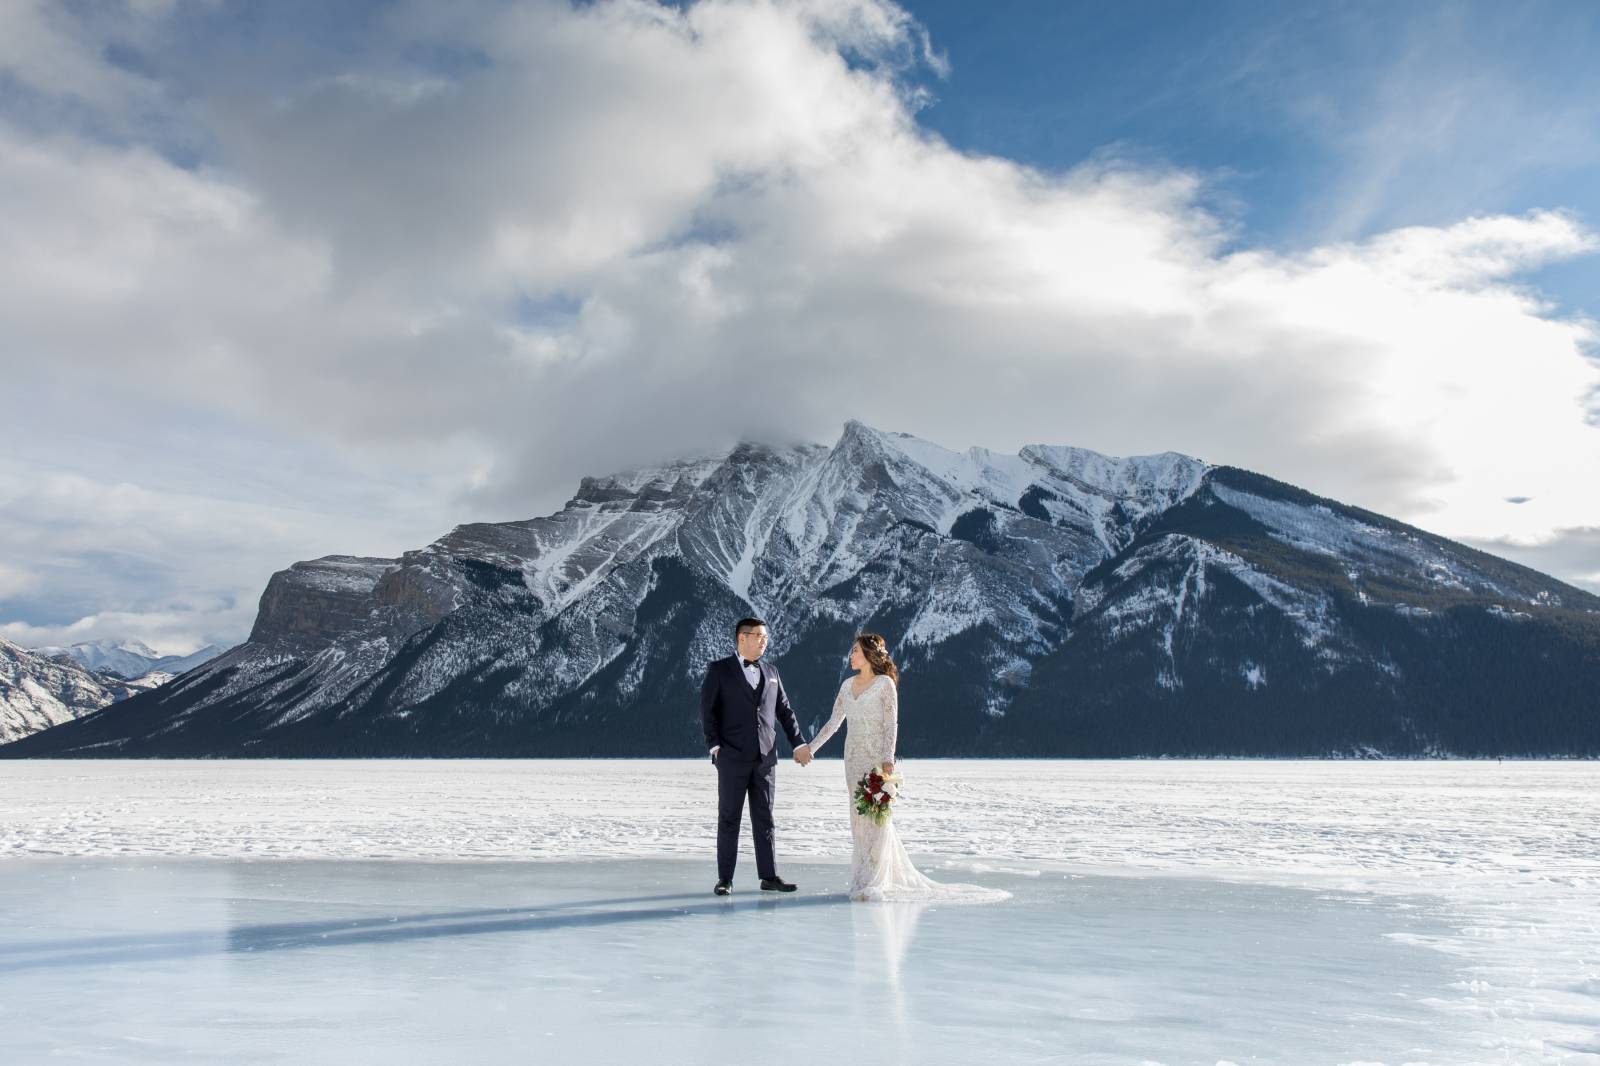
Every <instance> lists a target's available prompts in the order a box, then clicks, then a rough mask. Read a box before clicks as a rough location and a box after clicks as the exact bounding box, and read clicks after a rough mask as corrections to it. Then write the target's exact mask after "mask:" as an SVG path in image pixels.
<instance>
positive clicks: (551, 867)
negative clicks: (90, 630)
mask: <svg viewBox="0 0 1600 1066" xmlns="http://www.w3.org/2000/svg"><path fill="white" fill-rule="evenodd" d="M901 768H902V769H903V770H904V771H905V772H906V774H907V779H908V786H909V793H908V795H907V798H906V801H905V805H904V806H903V807H902V808H901V809H900V811H901V813H899V814H898V815H897V819H898V820H899V821H900V825H901V831H902V834H903V835H904V836H905V838H906V840H907V843H908V846H909V847H910V848H911V850H912V852H913V854H914V855H916V856H917V857H918V861H919V865H921V866H922V867H923V869H924V870H925V871H926V872H928V873H930V874H931V875H932V876H934V877H935V878H938V879H941V880H967V881H978V882H981V883H984V884H992V885H996V886H998V887H1002V888H1006V889H1008V890H1009V891H1011V892H1012V893H1013V894H1014V898H1013V899H1012V900H1010V901H1008V902H1006V903H1002V904H996V905H993V906H985V907H970V908H967V907H949V908H940V907H935V908H922V909H917V908H902V907H898V906H887V907H885V906H883V905H870V904H850V903H847V902H846V901H844V900H843V899H842V897H841V896H839V895H838V893H839V891H840V889H841V888H842V886H843V883H844V879H845V874H846V868H845V866H844V864H843V860H844V859H845V857H846V852H847V849H848V833H847V831H846V829H845V817H844V789H843V787H842V786H843V780H842V773H841V770H840V768H839V764H838V762H837V761H834V760H819V761H818V762H817V763H816V764H814V765H813V766H812V767H810V768H808V769H805V770H801V769H799V768H797V767H793V766H790V765H785V766H783V767H782V768H781V769H780V771H779V777H780V780H779V786H778V817H779V857H780V868H781V869H782V870H783V871H784V872H785V873H786V874H787V875H788V876H790V877H791V878H793V879H795V880H797V881H799V882H800V883H801V885H802V891H801V892H800V893H799V894H798V895H797V896H796V897H789V898H783V899H773V898H772V897H771V896H762V894H760V893H757V892H756V891H754V887H755V886H754V879H753V870H752V869H751V863H750V858H749V856H748V854H747V855H746V856H745V857H744V859H743V860H742V862H741V867H740V874H739V877H740V881H739V885H738V887H739V892H738V893H737V894H736V895H735V896H734V897H733V899H732V900H731V901H726V900H716V899H714V898H713V897H711V896H710V895H709V894H708V889H709V887H710V879H711V877H712V866H711V850H712V848H711V842H712V840H713V838H714V833H713V830H712V815H713V808H714V797H713V787H712V782H711V779H710V773H711V771H710V768H709V767H708V766H707V765H705V764H704V763H702V762H673V761H639V762H631V761H607V762H580V761H560V762H434V761H427V762H398V761H397V762H342V761H326V762H268V761H263V762H253V763H240V762H160V763H155V762H104V763H91V762H79V763H74V762H50V763H7V764H0V856H4V858H3V859H0V1061H4V1062H6V1063H8V1064H9V1063H11V1062H19V1063H22V1062H33V1061H43V1060H45V1059H47V1058H48V1059H51V1060H54V1059H57V1058H65V1059H67V1060H68V1061H71V1060H72V1059H74V1058H76V1059H80V1060H87V1061H172V1060H174V1059H178V1058H190V1059H193V1060H197V1061H208V1062H209V1061H249V1062H279V1061H281V1062H307V1061H338V1062H366V1061H374V1062H376V1061H390V1062H393V1061H418V1062H421V1061H490V1062H492V1061H518V1062H524V1061H541V1062H564V1061H578V1057H579V1056H580V1053H582V1058H583V1059H584V1060H586V1061H589V1062H619V1063H620V1062H649V1063H658V1062H703V1061H720V1060H723V1059H749V1060H753V1061H775V1062H806V1061H824V1060H828V1061H831V1060H836V1059H837V1058H838V1057H839V1056H840V1055H843V1054H847V1053H852V1052H854V1053H857V1054H869V1055H871V1056H872V1058H873V1061H884V1062H902V1061H903V1062H927V1063H940V1062H968V1061H972V1060H974V1059H976V1058H978V1057H979V1056H983V1057H985V1058H988V1059H991V1060H995V1061H1001V1062H1063V1063H1066V1062H1073V1063H1079V1062H1083V1063H1098V1062H1105V1063H1112V1062H1118V1063H1122V1062H1126V1063H1138V1062H1146V1061H1148V1062H1161V1063H1168V1064H1176V1063H1205V1064H1206V1066H1211V1064H1214V1063H1217V1062H1219V1061H1231V1062H1236V1063H1249V1062H1270V1063H1296V1064H1300V1063H1354V1062H1381V1063H1387V1064H1391V1066H1392V1064H1397V1063H1404V1062H1413V1063H1421V1062H1428V1063H1469V1062H1484V1063H1580V1062H1594V1061H1596V1055H1597V1054H1600V1032H1597V1030H1600V847H1597V845H1600V835H1597V830H1596V828H1595V826H1596V825H1597V824H1600V818H1597V815H1600V810H1597V808H1600V787H1597V786H1600V767H1596V766H1595V765H1594V764H1592V763H1506V764H1504V765H1499V764H1496V763H1489V762H1481V763H1302V762H1179V761H1172V762H1166V761H1157V762H1107V763H1100V762H1023V761H1017V762H970V761H950V762H943V761H929V762H917V761H910V762H905V763H903V764H902V767H901ZM747 846H748V845H747ZM52 856H53V857H52ZM177 856H189V858H175V857H177ZM289 859H294V860H299V861H284V860H289ZM330 859H338V860H340V861H328V860H330ZM418 859H426V860H437V861H424V862H419V861H416V860H418ZM508 859H523V860H526V859H537V860H540V861H534V862H526V861H524V862H508V861H506V860H508ZM377 860H382V861H377ZM462 860H467V861H462ZM476 912H482V913H476ZM352 923H367V924H352ZM719 1003H720V1004H721V1006H718V1004H719ZM802 1037H803V1038H804V1039H806V1040H808V1041H809V1043H808V1044H807V1045H806V1046H805V1047H804V1048H803V1049H797V1048H791V1047H790V1046H789V1044H788V1043H786V1041H788V1040H791V1039H800V1038H802Z"/></svg>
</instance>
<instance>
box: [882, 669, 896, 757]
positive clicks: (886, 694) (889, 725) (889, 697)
mask: <svg viewBox="0 0 1600 1066" xmlns="http://www.w3.org/2000/svg"><path fill="white" fill-rule="evenodd" d="M882 688H883V695H882V696H881V697H879V698H880V699H882V700H883V742H884V753H883V761H884V762H894V761H895V757H894V745H895V741H897V740H898V739H899V738H900V686H899V685H897V684H895V682H894V679H893V678H890V679H889V683H888V684H887V685H884V686H882Z"/></svg>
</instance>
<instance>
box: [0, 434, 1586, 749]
mask: <svg viewBox="0 0 1600 1066" xmlns="http://www.w3.org/2000/svg"><path fill="white" fill-rule="evenodd" d="M749 613H755V614H758V615H760V616H762V617H764V618H765V619H766V620H767V621H768V623H769V624H770V626H771V628H772V632H773V644H772V648H771V650H770V652H769V654H772V655H775V656H777V658H778V659H779V660H780V661H781V663H782V665H783V668H784V675H785V679H786V684H787V687H788V689H789V691H790V693H791V695H792V696H793V698H794V699H795V702H796V705H797V707H798V708H799V709H800V710H801V713H802V717H803V719H805V720H806V721H807V722H808V723H811V724H813V725H814V724H815V723H817V722H819V721H820V720H821V719H822V718H824V717H825V716H826V714H827V712H828V709H829V704H830V702H831V699H832V694H833V692H834V689H835V687H836V685H837V683H838V680H839V678H840V677H841V676H842V673H843V671H844V669H845V667H844V658H845V655H846V653H847V651H848V648H849V643H850V638H851V635H852V634H854V633H855V632H856V631H857V630H859V629H873V630H877V631H879V632H882V633H884V634H885V636H887V637H888V638H889V640H890V643H891V645H892V646H893V647H894V649H895V653H896V656H897V658H898V659H899V661H900V662H901V663H902V665H903V667H904V668H905V679H904V682H903V686H902V704H903V706H904V708H905V718H904V721H903V722H902V736H903V737H904V738H905V743H904V745H903V747H904V748H905V750H906V751H907V752H915V753H917V754H996V753H999V754H1134V753H1150V754H1158V753H1165V752H1170V753H1210V752H1240V753H1245V752H1256V753H1292V754H1325V753H1348V752H1362V751H1367V750H1374V751H1381V752H1394V753H1404V754H1421V753H1427V752H1431V751H1446V750H1448V751H1456V752H1475V751H1485V752H1487V751H1506V752H1512V751H1516V752H1523V751H1527V752H1533V751H1538V752H1566V751H1573V750H1582V751H1586V752H1600V720H1597V716H1596V708H1595V703H1594V695H1593V693H1594V692H1595V691H1597V690H1600V686H1597V685H1596V682H1597V681H1600V598H1597V597H1595V596H1593V595H1590V594H1588V593H1585V592H1582V591H1580V590H1578V589H1575V588H1572V587H1570V586H1567V585H1564V584H1562V583H1561V582H1559V581H1556V580H1555V579H1553V578H1550V577H1547V576H1545V575H1543V574H1539V573H1537V572H1535V571H1532V570H1528V569H1526V568H1525V567H1521V566H1517V565H1515V564H1513V563H1509V562H1506V561H1505V560H1502V559H1498V558H1495V557H1493V556H1489V555H1485V554H1484V553H1481V552H1478V551H1474V550H1473V549H1470V548H1467V547H1465V546H1463V545H1460V544H1456V543H1454V542H1451V541H1448V540H1445V539H1443V538H1441V537H1436V536H1433V535H1431V534H1428V533H1425V532H1423V531H1421V530H1417V529H1413V528H1411V527H1407V526H1404V525H1402V524H1400V523H1397V522H1394V521H1392V520H1389V519H1386V518H1384V517H1382V516H1380V515H1376V514H1372V513H1370V512H1366V511H1362V510H1359V509H1357V508H1352V507H1347V506H1344V505H1341V504H1339V503H1337V502H1335V501H1332V500H1326V499H1321V498H1318V497H1315V496H1312V495H1311V494H1309V493H1306V492H1304V491H1302V490H1299V489H1296V488H1294V487H1292V486H1289V485H1285V484H1283V483H1281V482H1276V481H1272V480H1271V479H1269V478H1265V477H1262V476H1260V475H1257V474H1252V473H1249V472H1247V471H1243V470H1238V469H1234V468H1230V467H1218V466H1211V465H1208V464H1206V463H1203V462H1201V461H1199V460H1196V459H1191V458H1188V457H1186V456H1182V455H1178V454H1174V453H1164V454H1161V455H1155V456H1139V457H1133V458H1126V459H1118V458H1112V457H1108V456H1104V455H1099V454H1097V453H1095V452H1091V451H1086V450H1084V449H1079V448H1069V447H1056V446H1046V445H1034V446H1029V447H1027V448H1024V449H1023V450H1022V451H1021V452H1020V453H1018V454H1016V455H1001V454H996V453H993V452H989V451H986V450H984V449H981V448H971V449H968V450H967V451H964V452H953V451H949V450H946V449H944V448H942V447H940V446H938V445H936V444H932V443H930V442H928V441H924V440H920V439H918V438H915V437H911V436H908V435H906V434H901V433H890V432H882V431H879V430H876V429H873V428H872V427H870V426H866V425H863V424H861V423H859V422H850V423H848V424H847V425H846V426H845V428H844V432H843V434H842V435H841V437H840V438H839V440H838V441H837V442H836V443H835V444H834V445H833V446H832V447H827V446H823V445H797V446H785V447H776V446H769V445H763V444H755V443H744V444H740V445H739V446H737V447H735V448H733V449H732V450H731V451H729V452H728V453H726V454H720V455H711V456H699V457H693V458H688V459H681V460H676V461H671V462H665V463H662V464H659V465H656V466H650V467H645V468H640V469H637V470H631V471H626V472H623V473H618V474H613V475H611V476H608V477H592V478H585V479H583V481H582V482H581V484H580V485H579V488H578V492H577V493H576V495H574V496H573V498H572V499H571V500H569V501H568V502H567V504H566V506H565V507H563V508H562V509H561V510H560V511H558V512H556V513H555V514H553V515H549V516H547V517H544V518H536V519H532V520H529V521H524V522H506V523H492V524H488V523H485V524H474V525H467V526H461V527H458V528H457V529H455V530H453V531H452V532H450V533H449V534H448V535H446V536H444V537H442V538H440V539H439V540H438V541H436V542H435V543H433V544H431V545H429V546H427V547H425V548H421V549H419V550H416V551H412V552H407V553H406V554H405V555H403V556H401V557H400V558H399V559H371V558H356V557H350V556H329V557H326V558H323V559H318V560H314V561H310V562H301V563H296V564H294V565H293V566H291V567H290V568H289V569H287V570H284V571H280V572H279V573H278V574H276V575H274V576H273V578H272V580H271V581H270V582H269V584H268V586H267V589H266V591H265V593H264V594H263V595H262V598H261V608H260V612H259V614H258V616H257V619H256V624H255V628H254V630H253V632H252V634H251V637H250V640H249V641H248V642H247V643H245V644H243V645H241V646H239V647H237V648H234V649H232V650H231V651H229V652H227V653H225V654H223V655H221V656H219V657H217V658H216V659H214V660H212V661H210V662H208V663H205V664H204V665H202V666H201V667H199V668H198V669H195V670H193V671H191V672H189V673H188V674H186V675H185V676H183V677H181V678H179V679H178V680H177V681H175V682H174V683H172V684H170V685H167V686H164V687H162V688H161V689H160V690H158V691H156V692H153V693H151V694H149V695H147V696H142V697H139V698H137V699H134V700H131V701H129V702H127V703H126V704H122V705H119V706H117V707H115V708H112V709H110V710H107V711H104V712H101V713H99V714H96V715H93V716H90V717H89V718H87V719H84V720H83V721H80V722H76V723H73V724H71V725H68V726H63V727H61V728H58V729H56V730H52V731H51V732H50V733H48V734H43V735H39V736H36V737H33V738H30V739H29V740H28V741H24V742H22V743H19V744H17V745H15V746H14V747H13V748H8V749H6V752H5V753H6V754H18V755H21V754H58V753H59V754H70V753H74V752H79V751H85V750H93V751H95V753H96V754H106V753H108V752H113V751H115V752H123V753H127V754H163V755H178V754H283V755H291V754H292V755H312V754H316V755H324V754H326V755H331V754H349V755H357V754H415V755H423V754H438V755H458V754H480V755H510V754H552V755H553V754H565V755H582V754H612V755H633V754H673V753H693V752H694V751H695V750H696V749H697V747H698V745H699V737H698V725H697V718H698V709H697V699H696V694H697V690H698V683H699V678H700V675H701V673H702V671H703V670H704V666H705V663H706V661H707V660H709V659H712V658H715V657H718V656H721V655H725V654H728V652H729V649H730V647H731V629H732V625H733V623H734V621H735V620H736V619H737V618H739V617H740V616H742V615H745V614H749Z"/></svg>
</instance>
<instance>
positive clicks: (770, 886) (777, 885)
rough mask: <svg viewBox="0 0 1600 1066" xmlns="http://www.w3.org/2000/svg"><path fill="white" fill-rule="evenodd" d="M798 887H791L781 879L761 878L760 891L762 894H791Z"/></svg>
mask: <svg viewBox="0 0 1600 1066" xmlns="http://www.w3.org/2000/svg"><path fill="white" fill-rule="evenodd" d="M797 887H798V886H797V885H792V884H790V883H789V882H788V881H785V880H784V879H783V878H781V877H763V878H762V879H761V891H763V892H793V891H794V890H795V889H796V888H797Z"/></svg>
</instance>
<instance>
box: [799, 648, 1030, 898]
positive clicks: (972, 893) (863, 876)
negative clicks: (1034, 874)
mask: <svg viewBox="0 0 1600 1066" xmlns="http://www.w3.org/2000/svg"><path fill="white" fill-rule="evenodd" d="M850 665H851V667H853V668H854V669H855V671H856V675H855V676H854V677H847V678H845V680H844V684H842V685H840V686H839V695H838V696H837V697H836V698H835V699H834V701H833V714H832V716H831V717H829V719H828V724H827V725H825V726H823V727H822V729H821V731H819V732H818V733H817V735H816V738H815V739H814V740H812V742H811V744H810V748H811V752H812V754H815V753H816V751H817V749H818V748H820V747H822V745H823V744H825V743H827V741H828V738H829V737H831V736H833V734H834V733H836V732H837V731H838V729H839V727H840V726H841V725H843V724H844V721H845V719H846V718H849V719H850V731H849V732H848V733H846V734H845V740H844V788H845V795H846V797H847V798H848V797H853V796H854V793H855V787H856V783H857V782H859V781H860V780H861V778H862V775H864V774H865V773H866V772H867V771H868V770H871V769H873V768H875V767H879V766H881V767H882V768H883V772H884V774H885V775H888V774H892V773H893V772H894V761H895V740H896V737H897V735H898V733H899V724H900V700H899V687H898V686H899V681H900V671H899V670H898V669H897V668H896V667H895V665H894V660H893V659H891V658H889V649H888V648H887V647H886V646H885V645H884V642H883V638H882V637H880V636H879V635H878V634H876V633H862V634H860V635H858V636H857V637H856V639H855V641H854V643H852V644H851V646H850ZM849 806H850V835H851V838H852V841H853V846H852V848H851V852H850V890H849V891H850V898H851V899H857V900H882V901H900V900H915V901H938V902H987V901H990V900H1001V899H1007V898H1009V897H1010V895H1011V894H1010V893H1009V892H1002V891H1000V890H998V889H988V888H982V887H980V886H978V885H954V884H941V883H940V882H938V881H933V880H930V879H929V878H927V877H924V876H923V875H922V874H921V873H920V872H918V870H917V868H916V867H915V866H913V865H912V864H911V857H910V856H909V855H907V854H906V849H905V845H903V844H901V843H900V834H899V833H897V832H896V831H895V827H894V825H895V824H894V819H893V818H892V817H891V818H889V819H888V820H887V821H885V822H884V823H883V824H882V825H878V824H877V823H876V822H874V821H873V820H872V819H871V818H869V817H867V816H865V815H862V814H858V813H856V809H855V802H854V800H853V798H851V800H850V805H849Z"/></svg>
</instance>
